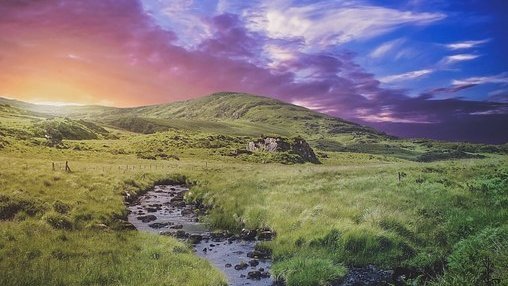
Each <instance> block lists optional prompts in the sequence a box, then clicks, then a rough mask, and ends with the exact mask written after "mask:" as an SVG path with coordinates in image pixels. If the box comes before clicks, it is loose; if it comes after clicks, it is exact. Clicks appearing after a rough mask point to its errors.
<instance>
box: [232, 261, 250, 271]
mask: <svg viewBox="0 0 508 286" xmlns="http://www.w3.org/2000/svg"><path fill="white" fill-rule="evenodd" d="M247 267H249V264H247V263H245V262H243V261H242V262H240V264H237V265H235V270H245V269H247Z"/></svg>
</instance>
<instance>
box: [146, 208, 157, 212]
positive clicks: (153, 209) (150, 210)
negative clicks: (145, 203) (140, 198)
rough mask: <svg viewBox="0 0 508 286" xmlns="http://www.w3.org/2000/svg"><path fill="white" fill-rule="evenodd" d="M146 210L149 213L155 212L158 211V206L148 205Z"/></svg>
mask: <svg viewBox="0 0 508 286" xmlns="http://www.w3.org/2000/svg"><path fill="white" fill-rule="evenodd" d="M146 211H147V212H149V213H155V212H157V208H152V207H147V208H146Z"/></svg>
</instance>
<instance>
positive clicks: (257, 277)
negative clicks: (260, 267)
mask: <svg viewBox="0 0 508 286" xmlns="http://www.w3.org/2000/svg"><path fill="white" fill-rule="evenodd" d="M247 279H252V280H261V272H260V271H257V270H256V271H250V272H249V273H247Z"/></svg>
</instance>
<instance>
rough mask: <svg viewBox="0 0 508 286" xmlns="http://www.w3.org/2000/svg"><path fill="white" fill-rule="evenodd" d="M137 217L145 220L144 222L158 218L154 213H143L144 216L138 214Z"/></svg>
mask: <svg viewBox="0 0 508 286" xmlns="http://www.w3.org/2000/svg"><path fill="white" fill-rule="evenodd" d="M137 219H138V220H140V221H142V222H144V223H147V222H151V221H154V220H156V219H157V217H156V216H154V215H143V216H138V217H137Z"/></svg>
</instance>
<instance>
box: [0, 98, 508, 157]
mask: <svg viewBox="0 0 508 286" xmlns="http://www.w3.org/2000/svg"><path fill="white" fill-rule="evenodd" d="M0 104H4V105H6V106H7V105H8V106H12V107H14V108H17V110H24V111H25V112H30V114H37V116H38V117H49V118H51V117H67V118H70V119H73V120H86V121H92V122H95V123H96V124H98V125H100V126H103V127H109V128H113V129H121V130H126V131H130V132H135V133H139V134H153V133H157V132H165V131H178V130H180V131H190V132H195V133H203V134H215V135H229V136H248V137H251V138H255V137H260V136H263V135H268V136H283V137H296V136H301V137H303V138H305V139H306V140H307V141H308V142H309V143H310V144H311V146H313V147H314V148H316V149H318V150H320V151H325V152H354V153H367V154H377V155H388V156H393V157H398V158H402V159H409V160H420V157H421V156H424V157H425V158H424V159H425V160H431V161H432V160H434V159H435V158H436V159H440V158H468V157H469V154H467V153H485V152H505V146H502V147H496V146H485V145H473V144H462V143H459V144H457V143H443V142H435V141H431V140H403V139H398V138H395V137H393V136H389V135H386V134H384V133H381V132H378V131H376V130H375V129H373V128H370V127H366V126H361V125H358V124H355V123H352V122H348V121H345V120H342V119H340V118H335V117H331V116H328V115H325V114H321V113H318V112H315V111H312V110H309V109H306V108H304V107H300V106H296V105H292V104H288V103H284V102H282V101H279V100H275V99H271V98H266V97H261V96H255V95H250V94H245V93H233V92H222V93H215V94H212V95H209V96H205V97H202V98H198V99H193V100H187V101H181V102H175V103H170V104H161V105H152V106H142V107H134V108H115V107H105V106H62V107H55V106H43V105H35V104H30V103H25V102H21V101H17V100H10V99H3V98H0ZM464 152H467V153H464ZM428 154H430V155H431V156H430V157H431V158H430V159H429V158H428V157H429V156H428Z"/></svg>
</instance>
